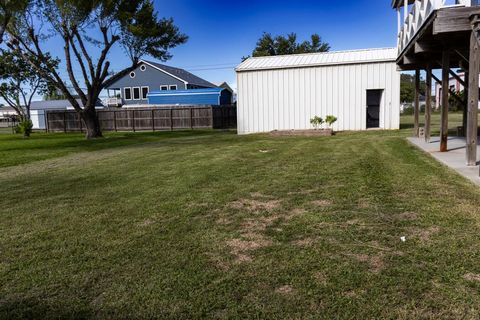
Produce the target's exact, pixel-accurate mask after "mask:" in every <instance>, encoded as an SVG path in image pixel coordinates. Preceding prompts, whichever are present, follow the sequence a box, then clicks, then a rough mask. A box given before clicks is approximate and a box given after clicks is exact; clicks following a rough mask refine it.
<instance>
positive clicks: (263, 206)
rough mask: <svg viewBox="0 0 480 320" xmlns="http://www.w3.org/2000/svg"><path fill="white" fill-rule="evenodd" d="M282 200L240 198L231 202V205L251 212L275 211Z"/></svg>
mask: <svg viewBox="0 0 480 320" xmlns="http://www.w3.org/2000/svg"><path fill="white" fill-rule="evenodd" d="M280 203H281V201H280V200H258V199H257V200H255V199H240V200H237V201H234V202H232V203H230V207H232V208H234V209H237V210H247V211H250V212H258V211H268V212H270V211H273V210H275V209H278V208H279V207H280Z"/></svg>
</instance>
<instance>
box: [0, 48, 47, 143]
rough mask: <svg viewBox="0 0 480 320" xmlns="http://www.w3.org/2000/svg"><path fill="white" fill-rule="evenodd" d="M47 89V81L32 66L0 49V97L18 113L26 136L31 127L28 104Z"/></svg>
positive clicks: (28, 134) (22, 131)
mask: <svg viewBox="0 0 480 320" xmlns="http://www.w3.org/2000/svg"><path fill="white" fill-rule="evenodd" d="M46 90H47V82H46V81H45V80H44V79H42V78H41V77H39V75H38V73H37V72H35V70H34V68H32V66H31V65H30V64H28V63H26V62H25V61H24V60H23V59H20V58H19V57H17V56H15V55H14V54H12V53H11V52H10V51H7V50H0V97H2V98H3V100H5V102H6V103H7V104H8V105H9V106H10V107H12V108H13V109H14V110H15V112H16V113H17V114H18V117H19V120H20V126H21V127H22V128H25V130H21V133H23V134H24V135H25V136H26V137H28V136H30V132H31V129H32V125H31V120H30V105H31V103H32V99H33V97H34V96H35V95H36V94H37V93H38V94H42V93H43V92H45V91H46Z"/></svg>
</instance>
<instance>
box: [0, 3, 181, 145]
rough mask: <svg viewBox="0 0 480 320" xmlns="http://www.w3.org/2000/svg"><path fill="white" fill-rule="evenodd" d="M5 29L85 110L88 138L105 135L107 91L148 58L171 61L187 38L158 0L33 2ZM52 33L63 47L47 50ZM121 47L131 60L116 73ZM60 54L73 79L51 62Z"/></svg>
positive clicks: (18, 49)
mask: <svg viewBox="0 0 480 320" xmlns="http://www.w3.org/2000/svg"><path fill="white" fill-rule="evenodd" d="M0 1H5V0H0ZM1 15H2V13H1V12H0V21H2V18H1ZM4 18H5V17H3V20H4ZM5 32H6V34H7V36H8V41H7V45H8V47H9V48H11V50H12V51H13V52H15V53H16V54H17V55H18V56H19V57H21V58H22V59H23V60H24V61H25V62H27V63H29V64H30V65H31V66H32V67H33V68H34V69H35V71H36V72H37V73H38V74H39V75H40V76H41V77H42V78H43V79H45V80H46V81H47V82H48V83H49V84H50V85H52V86H53V87H55V88H57V89H58V90H59V91H60V92H61V93H62V94H63V95H64V96H65V98H66V99H67V100H68V101H69V102H70V104H71V105H72V106H73V108H74V109H75V111H76V112H78V113H79V115H80V117H81V118H82V120H83V122H84V123H85V126H86V130H87V138H88V139H91V138H99V137H102V132H101V129H100V122H99V121H98V116H97V113H96V110H95V106H96V102H97V100H98V97H99V95H100V93H101V92H102V90H104V89H105V88H107V87H108V86H109V85H111V84H113V83H115V82H116V81H118V80H119V79H121V78H122V77H124V76H125V75H127V74H128V73H130V72H131V71H133V70H134V69H136V68H137V67H138V65H139V61H140V59H141V58H142V57H143V56H145V55H150V56H152V57H154V58H157V59H159V60H162V61H166V60H168V59H170V58H171V57H172V56H171V54H170V53H169V49H171V48H173V47H175V46H177V45H179V44H182V43H185V42H186V41H187V36H185V35H184V34H181V33H180V32H179V30H178V28H177V27H176V26H175V25H174V23H173V20H172V19H159V18H158V16H157V14H156V13H155V10H154V5H153V1H152V0H95V1H84V0H81V1H79V0H62V1H59V0H30V1H29V5H28V6H27V7H26V9H25V10H22V11H21V12H20V13H17V14H16V16H15V19H10V21H9V23H8V24H7V25H6V31H5ZM51 37H55V38H57V39H59V40H60V41H61V42H62V44H63V48H62V49H63V50H58V49H59V48H52V51H50V49H47V48H46V46H45V40H47V39H49V38H51ZM97 37H98V38H97ZM115 45H119V46H120V47H121V48H123V50H124V51H125V53H126V54H127V55H128V57H129V58H130V62H131V63H130V65H129V66H128V67H127V68H125V69H123V70H122V71H120V72H118V73H117V74H113V75H112V72H111V64H110V61H109V59H108V57H109V54H110V52H111V51H112V48H114V46H115ZM60 52H61V63H62V66H63V65H64V66H65V68H66V70H67V74H68V79H69V82H70V83H67V81H66V79H64V78H63V77H62V76H61V75H60V74H59V72H58V70H57V68H56V65H52V64H51V63H50V61H51V60H52V59H51V56H52V55H53V53H55V54H58V53H60ZM75 68H77V69H78V70H79V72H78V73H77V72H75V71H74V69H75ZM70 87H73V89H74V93H72V92H71V90H69V88H70ZM75 95H77V96H78V97H79V101H78V100H77V99H75Z"/></svg>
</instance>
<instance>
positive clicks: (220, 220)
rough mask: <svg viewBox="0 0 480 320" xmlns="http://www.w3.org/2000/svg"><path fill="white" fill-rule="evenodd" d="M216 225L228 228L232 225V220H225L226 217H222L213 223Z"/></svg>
mask: <svg viewBox="0 0 480 320" xmlns="http://www.w3.org/2000/svg"><path fill="white" fill-rule="evenodd" d="M215 222H216V223H217V224H219V225H222V226H228V225H230V224H232V220H231V219H229V218H227V217H222V218H218V219H217V221H215Z"/></svg>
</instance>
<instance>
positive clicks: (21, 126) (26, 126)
mask: <svg viewBox="0 0 480 320" xmlns="http://www.w3.org/2000/svg"><path fill="white" fill-rule="evenodd" d="M32 129H33V123H32V120H28V119H24V120H22V121H20V122H19V123H18V124H17V126H16V127H15V132H16V133H18V134H23V136H24V137H30V134H31V133H32Z"/></svg>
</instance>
